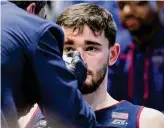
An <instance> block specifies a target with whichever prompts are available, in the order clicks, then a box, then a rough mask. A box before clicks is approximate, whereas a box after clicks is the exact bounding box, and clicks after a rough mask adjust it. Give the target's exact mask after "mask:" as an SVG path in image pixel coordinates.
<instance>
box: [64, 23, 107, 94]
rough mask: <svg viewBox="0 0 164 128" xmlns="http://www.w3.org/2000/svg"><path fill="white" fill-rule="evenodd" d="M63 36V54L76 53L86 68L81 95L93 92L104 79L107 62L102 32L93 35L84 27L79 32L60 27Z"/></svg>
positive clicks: (105, 44) (104, 38)
mask: <svg viewBox="0 0 164 128" xmlns="http://www.w3.org/2000/svg"><path fill="white" fill-rule="evenodd" d="M62 28H63V31H64V34H65V45H64V54H67V53H68V52H70V51H78V52H79V53H80V55H81V58H82V59H83V61H84V63H85V64H86V66H87V78H86V81H85V83H84V86H83V88H82V90H81V92H82V94H88V93H92V92H94V91H95V90H96V89H97V88H98V87H99V86H100V84H101V83H102V81H103V80H104V78H105V75H106V72H107V67H108V61H109V46H108V45H109V42H108V39H107V38H106V37H105V36H104V32H102V33H101V34H100V33H93V32H92V31H91V29H90V28H89V27H88V26H87V25H84V28H83V31H81V32H79V31H78V30H75V31H74V32H73V30H72V29H69V28H65V27H62Z"/></svg>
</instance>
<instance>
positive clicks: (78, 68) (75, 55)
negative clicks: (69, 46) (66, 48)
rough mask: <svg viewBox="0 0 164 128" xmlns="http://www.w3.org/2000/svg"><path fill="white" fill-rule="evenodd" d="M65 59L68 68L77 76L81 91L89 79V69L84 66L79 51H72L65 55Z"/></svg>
mask: <svg viewBox="0 0 164 128" xmlns="http://www.w3.org/2000/svg"><path fill="white" fill-rule="evenodd" d="M63 59H64V61H65V63H66V66H67V68H68V69H69V70H70V71H71V72H73V73H74V74H75V76H76V78H77V80H78V88H79V89H81V88H82V86H83V84H84V82H85V80H86V77H87V67H86V65H85V64H84V62H83V60H82V58H81V56H80V53H79V52H77V51H73V52H72V51H71V52H69V53H67V54H65V55H63Z"/></svg>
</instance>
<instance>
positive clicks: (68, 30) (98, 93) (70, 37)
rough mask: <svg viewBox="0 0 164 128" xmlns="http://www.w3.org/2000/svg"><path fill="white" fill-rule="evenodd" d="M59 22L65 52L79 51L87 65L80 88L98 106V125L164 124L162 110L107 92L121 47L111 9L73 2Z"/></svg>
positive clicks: (159, 127)
mask: <svg viewBox="0 0 164 128" xmlns="http://www.w3.org/2000/svg"><path fill="white" fill-rule="evenodd" d="M57 24H59V25H60V26H61V27H62V29H63V31H64V35H65V45H64V54H65V55H67V53H70V52H75V51H76V52H79V53H80V55H81V58H82V59H83V61H84V63H85V64H86V65H87V78H86V81H85V83H84V85H83V87H82V88H81V89H80V91H81V92H82V94H83V95H84V99H85V100H86V101H87V102H88V103H89V104H90V105H91V106H92V108H93V109H94V110H95V114H96V120H97V124H96V127H99V128H104V127H105V128H106V127H126V128H137V127H140V128H163V126H164V115H163V114H162V113H160V112H159V111H156V110H154V109H150V108H146V107H142V106H137V105H133V104H131V103H129V102H128V101H120V102H119V101H116V100H115V99H113V98H112V97H111V96H110V95H109V94H108V92H107V79H108V65H110V66H111V65H113V64H114V63H115V61H116V60H117V57H118V55H119V51H120V47H119V45H118V44H117V43H115V38H116V26H115V23H114V21H113V19H112V16H111V14H110V13H109V12H108V11H106V10H105V9H103V8H100V7H99V6H97V5H92V4H77V5H73V6H70V7H69V8H68V9H66V10H65V11H64V12H63V13H62V14H61V15H60V16H59V18H58V19H57ZM38 112H39V111H38Z"/></svg>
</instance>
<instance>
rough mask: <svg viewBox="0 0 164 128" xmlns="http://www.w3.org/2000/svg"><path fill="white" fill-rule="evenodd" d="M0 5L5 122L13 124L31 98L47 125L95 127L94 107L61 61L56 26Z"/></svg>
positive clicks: (61, 39)
mask: <svg viewBox="0 0 164 128" xmlns="http://www.w3.org/2000/svg"><path fill="white" fill-rule="evenodd" d="M1 5H2V6H1V7H2V10H1V11H2V17H1V23H2V24H1V25H2V26H1V27H2V28H1V32H2V33H1V34H2V39H1V73H2V77H1V82H2V83H1V87H2V88H1V92H2V93H1V101H2V102H1V103H2V104H1V105H2V106H1V107H2V112H3V114H4V117H5V118H6V122H7V124H8V127H9V128H16V127H17V123H16V122H17V119H18V118H19V117H20V116H23V115H25V114H26V113H27V112H28V111H29V109H30V108H31V107H32V105H33V104H34V103H38V104H39V106H40V108H41V109H42V112H43V113H44V115H45V117H46V119H47V121H48V123H49V125H50V126H54V125H55V122H61V123H62V124H63V123H64V124H69V123H71V124H75V125H78V126H81V127H85V128H87V127H94V125H95V116H94V112H93V111H92V110H91V108H90V107H89V105H88V104H87V103H85V102H83V99H82V96H81V93H80V91H79V90H78V84H77V80H76V77H75V76H74V74H72V73H71V72H70V71H69V70H67V68H66V66H65V63H64V61H63V60H62V51H63V45H64V35H63V32H62V30H61V29H60V27H59V26H57V25H55V24H54V23H52V22H48V21H46V20H42V19H40V18H39V17H37V16H33V15H30V14H28V13H27V12H26V11H24V10H22V9H20V8H18V7H17V6H16V5H14V4H12V3H10V2H1ZM63 117H64V118H63Z"/></svg>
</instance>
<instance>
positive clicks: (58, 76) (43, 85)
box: [33, 26, 96, 128]
mask: <svg viewBox="0 0 164 128" xmlns="http://www.w3.org/2000/svg"><path fill="white" fill-rule="evenodd" d="M63 45H64V35H63V32H62V30H61V29H60V28H59V27H58V26H56V27H51V28H50V29H48V30H46V31H45V32H44V33H43V34H42V36H41V39H40V41H39V43H38V45H37V47H36V50H35V53H34V56H33V63H34V71H35V73H36V76H37V80H38V83H39V84H38V85H39V86H38V90H39V95H40V101H39V102H40V103H38V104H39V106H40V107H41V108H42V110H43V113H44V115H45V118H46V120H47V122H48V125H49V126H50V127H51V126H52V127H54V126H57V124H60V123H61V124H66V125H67V124H71V125H72V124H73V125H76V126H78V127H79V126H80V127H84V128H86V127H87V128H88V127H94V126H95V123H96V121H95V114H94V112H93V110H92V109H91V108H90V106H89V105H88V104H87V103H86V102H84V100H83V98H82V95H81V93H80V91H79V90H78V83H77V80H76V78H75V76H74V75H73V74H72V73H71V72H70V71H69V70H68V69H67V68H66V65H65V63H64V61H63V59H62V50H63Z"/></svg>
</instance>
